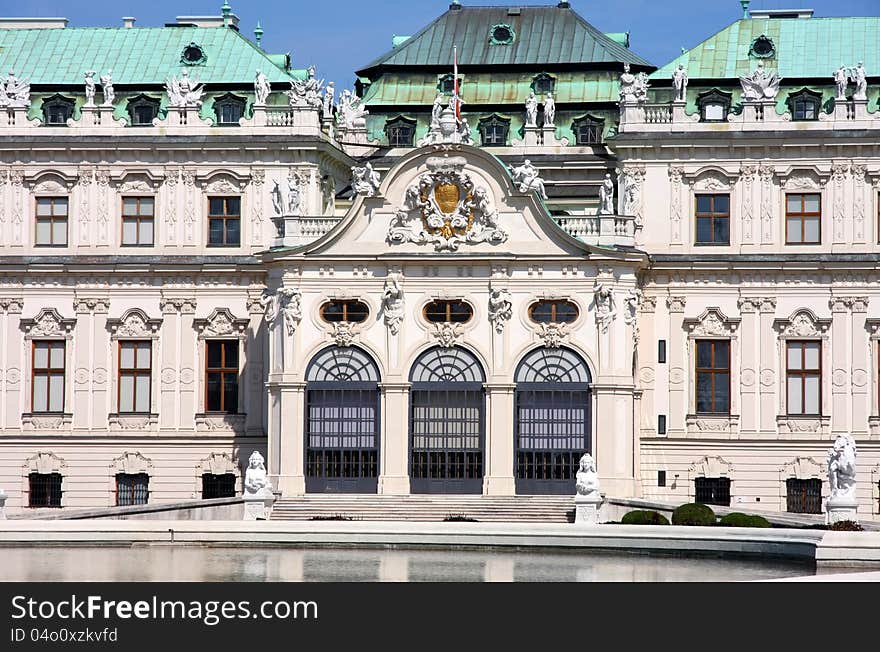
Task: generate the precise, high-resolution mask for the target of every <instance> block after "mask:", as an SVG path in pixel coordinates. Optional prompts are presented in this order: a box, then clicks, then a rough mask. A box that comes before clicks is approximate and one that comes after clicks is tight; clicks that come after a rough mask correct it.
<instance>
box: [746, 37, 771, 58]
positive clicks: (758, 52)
mask: <svg viewBox="0 0 880 652" xmlns="http://www.w3.org/2000/svg"><path fill="white" fill-rule="evenodd" d="M749 55H750V56H753V57H758V58H759V59H768V58H770V57H772V56H775V55H776V46H775V45H773V41H771V40H770V39H769V38H768V37H766V36H763V35H762V36H759V37H758V38H756V39H755V40H754V42H752V47H751V49H750V50H749Z"/></svg>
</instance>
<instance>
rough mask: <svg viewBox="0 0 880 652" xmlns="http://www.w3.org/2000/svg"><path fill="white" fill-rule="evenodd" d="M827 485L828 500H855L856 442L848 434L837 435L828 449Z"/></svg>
mask: <svg viewBox="0 0 880 652" xmlns="http://www.w3.org/2000/svg"><path fill="white" fill-rule="evenodd" d="M826 462H827V464H828V485H829V487H830V488H831V495H830V496H829V499H830V500H834V499H845V500H855V497H856V442H855V440H853V438H852V437H850V436H849V435H839V436H838V437H837V439H836V440H835V441H834V445H833V446H832V447H831V449H830V450H829V451H828V456H827V459H826Z"/></svg>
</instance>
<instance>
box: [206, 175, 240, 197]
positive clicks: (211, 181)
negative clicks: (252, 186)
mask: <svg viewBox="0 0 880 652" xmlns="http://www.w3.org/2000/svg"><path fill="white" fill-rule="evenodd" d="M247 181H248V179H247V177H246V176H243V175H239V174H235V173H233V172H230V171H226V170H223V171H215V172H213V173H211V174H210V175H208V176H206V177H205V178H204V179H202V180H201V185H202V188H203V189H204V191H205V192H207V193H216V194H219V195H235V194H239V193H241V192H244V190H245V188H246V187H247Z"/></svg>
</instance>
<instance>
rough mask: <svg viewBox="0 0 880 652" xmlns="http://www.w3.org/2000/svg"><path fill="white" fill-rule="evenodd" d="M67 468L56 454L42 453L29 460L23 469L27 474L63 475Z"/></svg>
mask: <svg viewBox="0 0 880 652" xmlns="http://www.w3.org/2000/svg"><path fill="white" fill-rule="evenodd" d="M66 466H67V464H66V463H65V462H64V460H63V459H61V458H60V457H58V456H57V455H56V454H55V453H51V452H48V453H47V452H40V453H37V454H36V455H34V456H32V457H29V458H27V460H25V463H24V464H23V465H22V469H23V470H24V472H25V473H62V472H63V471H64V469H65V467H66Z"/></svg>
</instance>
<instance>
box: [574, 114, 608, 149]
mask: <svg viewBox="0 0 880 652" xmlns="http://www.w3.org/2000/svg"><path fill="white" fill-rule="evenodd" d="M604 125H605V122H604V121H603V120H600V119H598V118H593V117H591V116H585V117H583V118H578V119H577V120H575V121H574V122H573V123H572V125H571V130H572V131H573V132H574V138H575V142H576V143H577V144H578V145H600V144H601V143H602V132H603V130H604Z"/></svg>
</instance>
